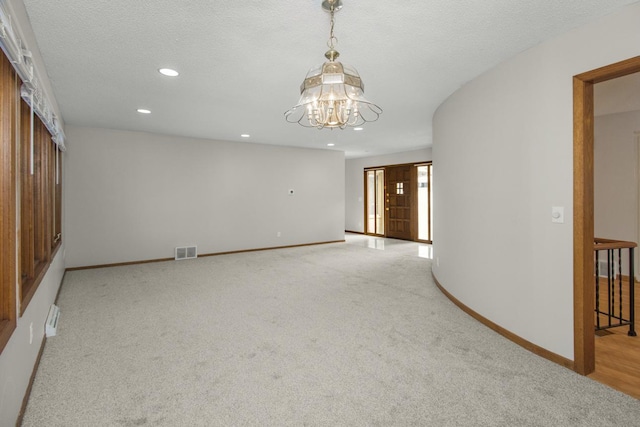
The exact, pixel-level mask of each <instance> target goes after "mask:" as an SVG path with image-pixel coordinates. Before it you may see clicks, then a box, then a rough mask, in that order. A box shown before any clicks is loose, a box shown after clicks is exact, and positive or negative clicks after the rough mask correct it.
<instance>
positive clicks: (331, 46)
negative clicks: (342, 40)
mask: <svg viewBox="0 0 640 427" xmlns="http://www.w3.org/2000/svg"><path fill="white" fill-rule="evenodd" d="M330 13H331V26H330V29H329V41H328V42H327V46H329V49H334V48H335V47H336V44H337V43H338V39H337V38H336V36H335V35H333V27H334V26H335V25H336V20H335V18H334V13H335V10H334V7H333V5H331V12H330Z"/></svg>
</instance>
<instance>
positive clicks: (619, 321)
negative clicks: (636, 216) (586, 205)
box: [593, 238, 637, 337]
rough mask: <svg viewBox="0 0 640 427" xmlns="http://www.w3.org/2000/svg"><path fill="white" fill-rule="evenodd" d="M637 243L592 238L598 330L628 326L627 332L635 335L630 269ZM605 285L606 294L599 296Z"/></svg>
mask: <svg viewBox="0 0 640 427" xmlns="http://www.w3.org/2000/svg"><path fill="white" fill-rule="evenodd" d="M636 246H637V244H636V243H634V242H625V241H622V240H611V239H600V238H596V239H594V245H593V248H594V252H595V282H596V283H595V284H596V289H595V292H596V307H595V312H596V330H597V331H599V330H604V329H609V328H617V327H620V326H627V325H628V326H629V332H628V333H627V334H628V335H629V336H632V337H635V336H636V330H635V289H634V288H635V276H634V271H633V265H634V257H633V250H634V248H635V247H636ZM624 249H626V251H625V252H626V254H627V256H626V257H624V260H625V261H626V263H627V264H628V266H629V276H628V280H627V282H628V283H629V289H628V292H624V291H625V287H624V286H623V277H624V276H623V275H622V264H623V250H624ZM603 270H604V271H603ZM601 282H604V283H601ZM604 286H606V294H605V295H601V290H603V287H604ZM625 306H627V310H625Z"/></svg>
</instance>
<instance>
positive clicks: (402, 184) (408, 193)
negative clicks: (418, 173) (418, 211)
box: [385, 165, 415, 240]
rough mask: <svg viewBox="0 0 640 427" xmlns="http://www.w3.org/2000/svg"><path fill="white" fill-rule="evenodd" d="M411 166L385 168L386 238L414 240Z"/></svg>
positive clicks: (412, 171)
mask: <svg viewBox="0 0 640 427" xmlns="http://www.w3.org/2000/svg"><path fill="white" fill-rule="evenodd" d="M414 169H415V168H414V167H413V166H412V165H402V166H392V167H387V168H385V196H386V198H385V203H386V213H387V215H386V233H385V234H386V236H387V237H392V238H395V239H405V240H414V233H413V228H414V227H413V222H414V221H413V216H414V211H415V206H414V204H415V200H414V199H415V197H414V191H413V190H414V188H413V186H414V185H415V180H414V179H412V174H413V173H415V170H414Z"/></svg>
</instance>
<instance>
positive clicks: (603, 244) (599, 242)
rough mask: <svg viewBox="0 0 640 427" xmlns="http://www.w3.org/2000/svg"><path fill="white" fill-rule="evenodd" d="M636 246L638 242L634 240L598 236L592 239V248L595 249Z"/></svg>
mask: <svg viewBox="0 0 640 427" xmlns="http://www.w3.org/2000/svg"><path fill="white" fill-rule="evenodd" d="M637 246H638V244H637V243H635V242H626V241H624V240H612V239H602V238H599V237H596V238H595V239H593V249H594V250H596V251H601V250H606V249H624V248H635V247H637Z"/></svg>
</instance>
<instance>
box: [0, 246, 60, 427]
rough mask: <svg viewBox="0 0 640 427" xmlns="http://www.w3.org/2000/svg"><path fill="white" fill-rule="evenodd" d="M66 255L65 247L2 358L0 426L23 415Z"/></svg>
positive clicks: (53, 262) (34, 297)
mask: <svg viewBox="0 0 640 427" xmlns="http://www.w3.org/2000/svg"><path fill="white" fill-rule="evenodd" d="M63 238H64V236H63ZM63 252H64V248H63V247H61V248H60V249H59V250H58V252H57V253H56V257H55V258H54V259H53V261H52V262H51V265H50V266H49V270H48V271H47V274H46V275H45V277H44V279H43V280H42V282H40V286H39V287H38V290H37V291H36V293H35V295H34V296H33V298H32V299H31V301H30V302H29V305H28V306H27V309H26V311H25V312H24V314H23V315H22V317H20V318H19V319H18V325H17V328H16V330H15V331H13V335H12V336H11V339H10V340H9V342H8V343H7V346H6V347H5V348H4V350H3V351H2V354H1V355H0V426H13V425H15V423H16V419H17V418H18V414H19V413H20V407H21V406H22V399H23V398H24V394H25V392H26V390H27V386H28V385H29V379H30V378H31V373H32V372H33V367H34V364H35V362H36V358H37V356H38V352H39V350H40V345H41V344H42V340H43V339H44V324H45V322H46V320H47V315H48V314H49V307H50V306H51V304H53V302H54V301H55V298H56V295H57V293H58V289H59V288H60V283H61V282H62V277H63V276H64V259H63ZM60 319H64V313H60ZM30 326H32V327H33V341H32V342H29V338H30V336H29V335H30V331H29V327H30ZM50 339H55V337H53V338H50Z"/></svg>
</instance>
